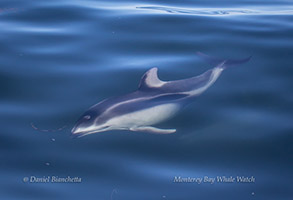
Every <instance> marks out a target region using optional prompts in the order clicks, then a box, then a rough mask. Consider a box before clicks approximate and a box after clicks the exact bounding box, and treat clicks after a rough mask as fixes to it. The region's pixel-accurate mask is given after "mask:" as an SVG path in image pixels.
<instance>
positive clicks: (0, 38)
mask: <svg viewBox="0 0 293 200" xmlns="http://www.w3.org/2000/svg"><path fill="white" fill-rule="evenodd" d="M292 15H293V5H292V1H288V0H279V1H272V0H268V1H264V0H239V1H215V0H214V1H211V0H199V1H195V0H183V1H175V0H170V1H162V0H157V1H154V0H150V1H94V0H84V1H82V0H58V1H57V0H51V1H33V0H27V1H14V0H13V1H12V0H9V1H8V0H2V1H1V2H0V42H1V45H0V52H1V53H0V61H1V64H0V95H1V98H0V124H1V134H0V137H1V138H0V148H1V151H0V158H1V161H0V173H1V174H0V180H1V181H0V199H3V200H4V199H5V200H14V199H15V200H26V199H28V200H31V199H32V200H33V199H38V200H39V199H44V200H45V199H50V200H51V199H63V200H64V199H70V200H73V199H74V200H75V199H89V200H111V199H112V200H161V199H166V200H195V199H208V200H210V199H231V200H234V199H239V200H242V199H243V200H248V199H252V200H253V199H266V200H270V199H273V200H275V199H278V200H287V199H288V200H289V199H292V198H293V186H292V173H293V172H292V167H293V165H292V164H293V157H292V155H293V148H292V142H293V137H292V131H293V123H292V117H293V116H292V114H293V113H292V112H293V109H292V108H293V107H292V101H293V94H292V88H293V82H292V77H293V70H292V67H293V66H292V63H293V39H292V36H293V25H292V22H293V16H292ZM197 51H201V52H204V53H206V54H209V55H212V56H217V57H222V58H231V59H235V58H243V57H247V56H250V55H252V59H251V61H250V62H249V63H246V64H244V65H241V66H237V67H234V68H230V69H229V70H226V71H225V72H224V73H223V74H222V75H221V77H220V78H219V79H218V80H217V82H216V83H215V84H214V85H213V86H212V87H211V88H209V89H208V90H207V91H206V92H205V93H203V94H202V95H201V96H199V97H198V98H197V99H196V100H195V101H194V103H193V104H191V105H189V106H188V107H187V108H186V109H184V110H182V111H181V112H180V113H179V114H178V115H177V116H176V117H174V118H172V119H171V120H169V121H166V122H164V123H161V124H159V125H157V127H164V128H176V129H177V132H176V133H174V134H170V135H155V134H147V133H138V132H129V131H109V132H105V133H97V134H92V135H89V136H85V137H82V138H79V139H72V138H71V137H70V130H71V129H72V127H73V126H74V124H75V122H76V120H77V119H78V117H79V116H80V115H81V114H82V113H83V112H84V111H85V110H87V109H88V108H89V107H90V106H92V105H93V104H96V103H97V102H99V101H101V100H103V99H105V98H109V97H112V96H118V95H121V94H125V93H128V92H132V91H134V90H136V89H137V87H138V83H139V81H140V78H141V76H142V75H143V73H144V72H145V71H147V70H148V69H150V68H151V67H158V69H159V77H160V78H161V79H162V80H176V79H183V78H187V77H192V76H195V75H198V74H200V73H203V72H204V71H206V70H208V69H210V68H211V67H213V66H211V65H209V64H207V63H205V62H204V61H202V60H201V59H199V58H198V56H197V55H196V52H197ZM64 126H65V127H64ZM34 127H37V128H38V129H42V130H36V128H34ZM57 129H60V130H57ZM45 130H49V131H45ZM223 176H225V177H227V178H231V177H232V178H236V180H235V181H234V182H228V181H226V182H225V181H224V182H221V181H220V178H223ZM57 177H59V178H66V177H70V178H72V179H73V178H76V180H78V181H76V182H70V181H69V179H68V178H67V179H64V180H65V181H63V182H62V181H60V180H59V181H57V182H54V181H52V180H53V179H54V178H57ZM176 177H177V178H178V177H181V178H188V177H189V178H194V179H192V180H198V181H199V180H202V182H192V181H191V182H181V183H179V182H174V179H175V178H176ZM237 177H238V178H239V177H249V178H251V182H246V183H244V182H239V181H237ZM36 178H39V179H38V180H43V182H42V183H41V182H40V181H39V182H37V179H36ZM45 178H47V179H45ZM201 178H202V179H201ZM213 178H215V179H214V180H215V182H214V183H211V182H208V180H209V181H211V180H213ZM44 180H49V181H48V182H46V181H44Z"/></svg>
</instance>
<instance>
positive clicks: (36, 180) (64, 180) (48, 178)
mask: <svg viewBox="0 0 293 200" xmlns="http://www.w3.org/2000/svg"><path fill="white" fill-rule="evenodd" d="M23 182H25V183H81V182H82V179H81V178H80V177H71V176H66V177H59V176H43V177H36V176H29V177H24V178H23Z"/></svg>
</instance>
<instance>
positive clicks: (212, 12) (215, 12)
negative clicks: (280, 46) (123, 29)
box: [136, 6, 293, 16]
mask: <svg viewBox="0 0 293 200" xmlns="http://www.w3.org/2000/svg"><path fill="white" fill-rule="evenodd" d="M136 8H137V9H144V10H149V11H151V12H163V13H166V12H167V13H171V14H184V15H201V16H229V15H292V14H293V10H292V9H291V10H290V9H289V10H282V9H280V10H274V11H270V10H261V9H260V10H252V9H230V8H223V9H219V8H193V9H188V8H174V7H165V6H141V7H136Z"/></svg>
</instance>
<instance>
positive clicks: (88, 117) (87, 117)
mask: <svg viewBox="0 0 293 200" xmlns="http://www.w3.org/2000/svg"><path fill="white" fill-rule="evenodd" d="M83 118H85V119H90V118H91V116H90V115H86V116H84V117H83Z"/></svg>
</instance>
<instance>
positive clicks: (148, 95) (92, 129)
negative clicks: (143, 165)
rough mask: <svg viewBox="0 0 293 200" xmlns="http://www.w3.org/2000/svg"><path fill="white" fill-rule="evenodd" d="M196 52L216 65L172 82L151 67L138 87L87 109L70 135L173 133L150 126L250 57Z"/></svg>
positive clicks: (169, 115)
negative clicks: (223, 73)
mask: <svg viewBox="0 0 293 200" xmlns="http://www.w3.org/2000/svg"><path fill="white" fill-rule="evenodd" d="M198 55H199V56H201V57H202V58H204V59H205V60H207V61H208V62H210V63H211V64H214V65H216V67H214V68H213V69H210V70H208V71H206V72H204V73H203V74H201V75H199V76H195V77H191V78H187V79H183V80H175V81H162V80H160V79H159V78H158V74H157V72H158V69H157V68H151V69H150V70H148V71H147V72H146V73H145V74H144V75H143V76H142V78H141V81H140V84H139V87H138V90H136V91H134V92H132V93H129V94H126V95H123V96H118V97H113V98H109V99H106V100H104V101H102V102H100V103H98V104H96V105H94V106H92V107H91V108H90V109H89V110H87V111H86V112H85V113H84V114H83V115H82V116H81V117H80V119H79V120H78V121H77V123H76V125H75V126H74V128H73V129H72V135H73V136H78V137H81V136H85V135H88V134H92V133H98V132H104V131H109V130H130V131H142V132H149V133H158V134H169V133H174V132H175V131H176V129H160V128H156V127H153V125H154V124H158V123H160V122H162V121H165V120H167V119H169V118H171V117H173V116H174V115H175V114H176V113H177V112H178V111H180V110H181V109H182V108H183V107H184V106H186V105H188V104H189V103H191V102H193V101H194V99H195V97H197V96H198V95H200V94H201V93H203V92H204V91H205V90H206V89H208V88H209V87H210V86H211V85H212V84H213V83H214V82H215V81H216V80H217V79H218V77H219V76H220V74H221V73H222V71H223V70H224V69H226V68H228V67H230V66H232V65H236V64H241V63H245V62H247V61H249V60H250V57H248V58H245V59H241V60H222V59H217V58H212V57H209V56H207V55H205V54H202V53H198Z"/></svg>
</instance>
